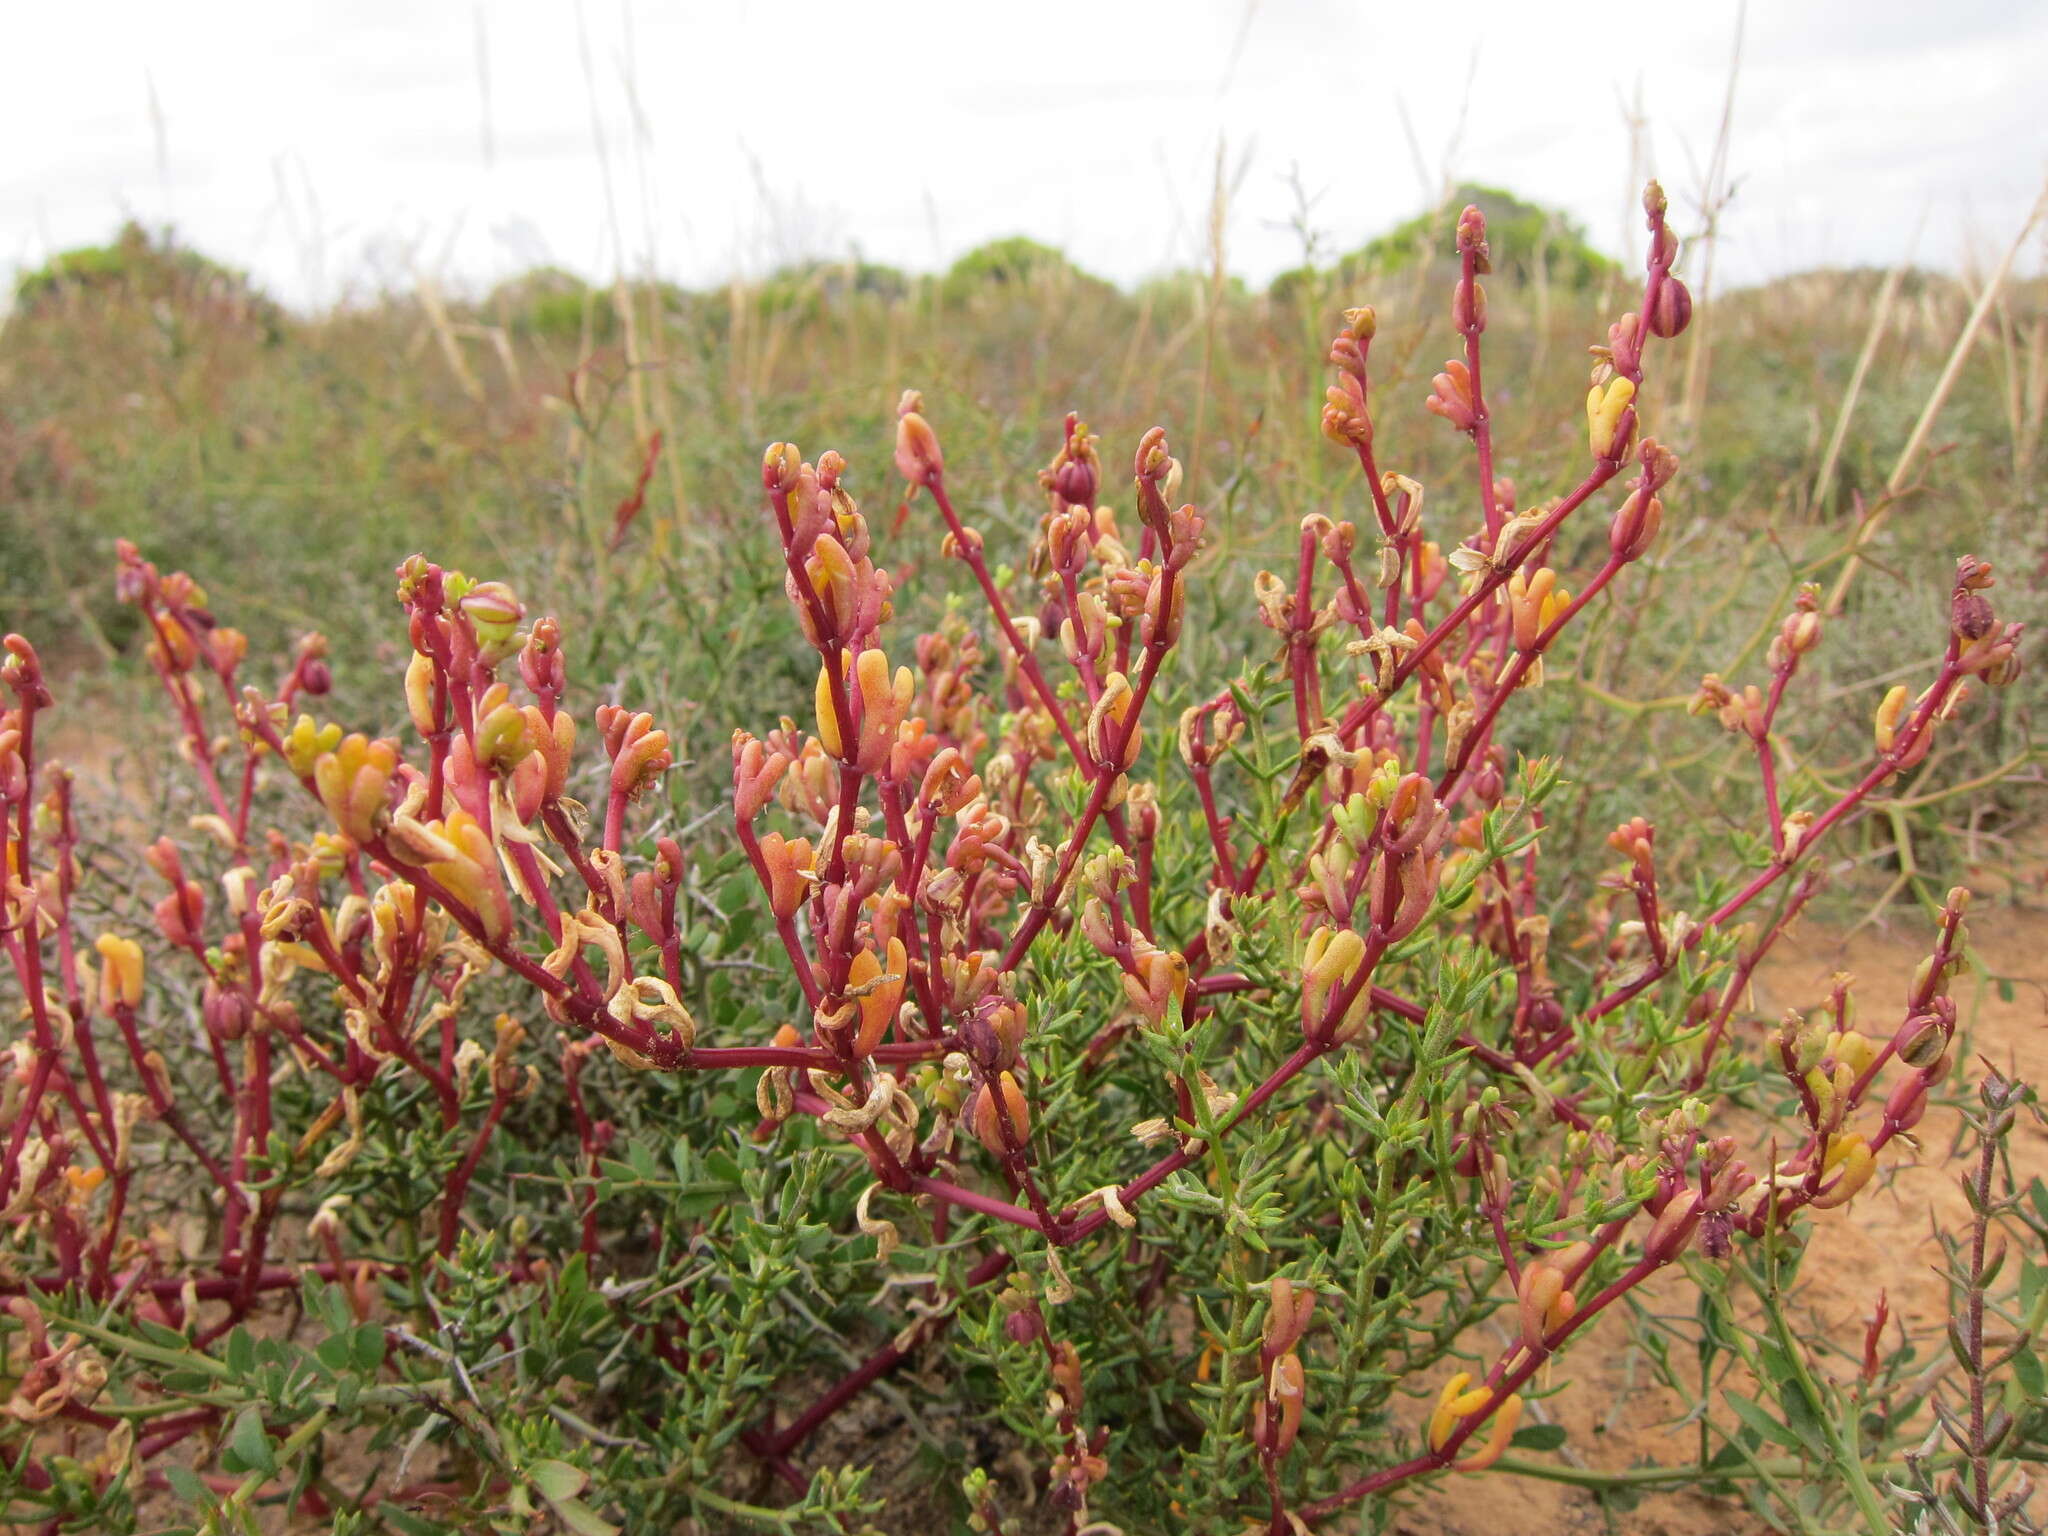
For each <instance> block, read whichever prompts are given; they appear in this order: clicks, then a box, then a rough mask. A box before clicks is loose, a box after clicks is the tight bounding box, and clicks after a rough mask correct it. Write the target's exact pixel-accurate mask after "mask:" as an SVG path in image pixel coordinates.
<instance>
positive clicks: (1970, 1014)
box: [1395, 902, 2048, 1536]
mask: <svg viewBox="0 0 2048 1536" xmlns="http://www.w3.org/2000/svg"><path fill="white" fill-rule="evenodd" d="M1969 928H1970V935H1971V940H1972V945H1973V948H1974V950H1975V952H1976V955H1977V957H1978V959H1979V962H1980V964H1981V966H1982V968H1983V970H1984V972H1986V973H1988V974H1987V975H1986V976H1985V977H1984V978H1982V979H1981V980H1980V979H1978V978H1975V977H1972V976H1970V975H1968V974H1966V975H1965V976H1963V977H1961V978H1959V979H1958V983H1957V986H1956V989H1955V991H1956V997H1957V1002H1958V1005H1959V1007H1960V1008H1961V1011H1962V1025H1961V1028H1962V1031H1963V1033H1962V1034H1961V1035H1959V1044H1962V1043H1964V1042H1966V1043H1967V1049H1968V1051H1969V1053H1970V1054H1969V1055H1968V1056H1966V1057H1965V1058H1964V1059H1965V1060H1966V1061H1968V1062H1969V1063H1970V1064H1971V1066H1972V1069H1973V1071H1974V1070H1975V1069H1976V1068H1977V1067H1978V1066H1980V1065H1982V1064H1984V1063H1988V1064H1990V1065H1991V1066H1993V1067H1996V1068H1997V1069H1998V1070H1999V1071H2001V1072H2005V1073H2008V1074H2011V1075H2016V1076H2018V1077H2021V1078H2024V1079H2025V1080H2027V1081H2029V1082H2032V1083H2037V1084H2043V1083H2048V909H2044V908H2042V907H2041V906H2039V905H2010V906H1993V905H1990V904H1988V903H1985V902H1979V903H1978V905H1977V906H1976V907H1975V908H1973V909H1972V912H1971V915H1970V920H1969ZM1927 932H1928V930H1927V928H1926V925H1925V924H1923V923H1921V922H1920V921H1919V920H1918V918H1917V916H1916V914H1915V913H1914V912H1913V911H1911V910H1909V909H1905V908H1900V909H1898V910H1897V911H1896V912H1895V914H1894V916H1893V918H1892V922H1891V926H1890V927H1888V928H1885V927H1878V926H1875V925H1873V926H1869V927H1865V928H1863V929H1862V930H1861V931H1859V932H1857V933H1855V934H1853V935H1850V936H1848V937H1846V938H1845V937H1844V936H1843V935H1842V934H1841V933H1840V932H1838V931H1830V930H1828V929H1826V928H1823V927H1820V926H1817V925H1807V926H1805V927H1803V928H1801V929H1800V930H1798V931H1796V932H1795V933H1793V934H1792V935H1791V936H1789V937H1788V938H1787V939H1786V940H1785V941H1784V942H1783V943H1782V944H1781V945H1780V947H1779V950H1778V952H1777V953H1776V954H1775V955H1773V957H1772V959H1771V962H1770V963H1769V964H1768V965H1767V966H1766V967H1765V968H1764V969H1763V971H1762V972H1761V973H1760V974H1759V976H1758V978H1757V986H1756V999H1755V1002H1756V1007H1755V1009H1754V1011H1753V1012H1752V1014H1751V1017H1752V1019H1756V1020H1764V1021H1773V1020H1776V1019H1777V1018H1779V1017H1781V1016H1782V1015H1783V1012H1784V1010H1785V1009H1787V1008H1808V1007H1811V1006H1813V1005H1815V1004H1817V1003H1818V1002H1819V1001H1820V1000H1821V999H1822V998H1824V997H1825V996H1826V994H1827V992H1828V989H1829V986H1830V983H1831V980H1832V978H1833V976H1834V975H1835V973H1836V972H1838V971H1842V972H1847V973H1848V974H1850V975H1851V976H1853V977H1854V978H1855V979H1856V996H1857V999H1858V1006H1859V1009H1860V1014H1859V1017H1861V1018H1862V1019H1864V1020H1866V1021H1868V1023H1869V1025H1870V1027H1871V1028H1873V1029H1875V1028H1877V1027H1879V1026H1880V1024H1882V1025H1883V1026H1884V1027H1889V1025H1890V1024H1891V1023H1893V1022H1896V1017H1897V1012H1898V1008H1899V1006H1900V1003H1901V1001H1902V1000H1903V998H1904V997H1905V995H1906V990H1907V986H1908V984H1909V982H1910V980H1911V978H1912V973H1913V968H1914V966H1915V965H1917V964H1918V963H1919V959H1920V956H1921V955H1922V954H1923V953H1924V952H1925V947H1926V939H1927ZM1998 980H2003V981H2004V982H2006V983H2007V984H2008V985H2009V987H2010V989H2011V991H2012V997H2011V999H2010V1000H2007V999H2006V998H2004V997H2003V996H2001V994H2000V990H1999V988H1998V986H1997V984H1996V983H1997V981H1998ZM1958 1128H1959V1114H1958V1112H1957V1111H1956V1110H1953V1109H1935V1110H1930V1111H1929V1113H1928V1116H1927V1119H1926V1120H1925V1121H1923V1122H1922V1125H1921V1152H1920V1155H1919V1157H1918V1158H1917V1159H1912V1160H1906V1159H1894V1160H1892V1161H1891V1163H1890V1164H1889V1171H1888V1173H1887V1176H1886V1178H1885V1181H1884V1183H1883V1186H1882V1187H1881V1188H1878V1189H1874V1190H1872V1191H1869V1192H1866V1193H1865V1194H1864V1195H1862V1196H1860V1197H1859V1198H1858V1199H1857V1200H1856V1201H1855V1203H1854V1204H1853V1205H1852V1206H1851V1207H1849V1208H1848V1209H1846V1210H1844V1211H1839V1212H1835V1213H1832V1214H1831V1215H1830V1214H1828V1213H1823V1214H1822V1215H1821V1216H1820V1217H1819V1218H1817V1222H1816V1226H1817V1231H1816V1238H1817V1240H1818V1241H1823V1242H1825V1244H1826V1248H1825V1251H1824V1252H1823V1253H1816V1254H1815V1255H1814V1261H1813V1262H1811V1263H1809V1265H1808V1266H1807V1267H1806V1269H1805V1273H1804V1278H1803V1282H1802V1284H1801V1287H1800V1289H1799V1291H1798V1293H1797V1296H1796V1301H1797V1304H1798V1305H1799V1306H1800V1307H1802V1308H1803V1309H1805V1311H1806V1313H1807V1314H1808V1316H1809V1317H1810V1318H1811V1320H1812V1326H1813V1327H1814V1328H1815V1330H1816V1331H1818V1330H1825V1331H1826V1332H1827V1334H1828V1335H1829V1336H1830V1337H1832V1338H1836V1339H1839V1340H1841V1341H1843V1342H1844V1343H1845V1344H1853V1343H1854V1342H1855V1341H1856V1340H1858V1339H1860V1338H1861V1335H1862V1331H1863V1328H1864V1325H1865V1323H1866V1321H1867V1320H1868V1318H1869V1316H1870V1313H1871V1309H1872V1307H1873V1306H1874V1304H1875V1303H1876V1300H1877V1298H1878V1296H1879V1295H1880V1294H1883V1295H1885V1296H1886V1297H1887V1298H1888V1300H1889V1303H1890V1307H1891V1313H1892V1316H1893V1318H1894V1319H1903V1320H1904V1322H1905V1323H1906V1325H1907V1327H1908V1328H1909V1329H1910V1330H1911V1331H1912V1332H1913V1333H1914V1334H1915V1335H1916V1337H1919V1338H1923V1339H1925V1340H1927V1341H1928V1344H1929V1346H1930V1347H1934V1348H1938V1347H1939V1340H1940V1337H1941V1332H1940V1330H1941V1327H1942V1322H1943V1318H1944V1316H1945V1311H1946V1296H1945V1291H1944V1288H1943V1285H1942V1282H1941V1278H1940V1276H1939V1274H1938V1272H1937V1271H1936V1268H1935V1266H1936V1264H1937V1263H1938V1261H1939V1259H1940V1248H1939V1246H1938V1245H1937V1243H1936V1241H1935V1239H1934V1236H1933V1233H1934V1229H1935V1227H1936V1226H1937V1225H1941V1226H1947V1227H1950V1228H1953V1227H1955V1226H1957V1225H1959V1224H1961V1223H1962V1222H1963V1221H1965V1220H1966V1219H1967V1216H1968V1207H1967V1205H1966V1203H1965V1202H1964V1199H1963V1195H1962V1192H1961V1190H1960V1188H1959V1187H1958V1185H1957V1183H1956V1179H1955V1175H1954V1171H1953V1168H1952V1167H1951V1165H1950V1164H1948V1163H1947V1161H1946V1154H1947V1152H1948V1149H1949V1147H1950V1146H1951V1145H1952V1143H1953V1141H1954V1139H1955V1136H1956V1133H1957V1130H1958ZM1765 1129H1766V1128H1765V1124H1764V1122H1763V1121H1762V1120H1761V1119H1760V1118H1756V1119H1750V1120H1749V1121H1748V1123H1747V1124H1741V1125H1733V1126H1731V1127H1730V1130H1731V1132H1733V1133H1734V1134H1736V1135H1738V1137H1740V1136H1742V1135H1743V1134H1744V1133H1745V1132H1747V1133H1749V1134H1750V1135H1752V1136H1760V1135H1762V1134H1763V1133H1764V1132H1765ZM2012 1152H2013V1158H2014V1162H2015V1165H2016V1167H2017V1168H2018V1169H2019V1170H2021V1172H2022V1175H2023V1176H2024V1174H2025V1173H2026V1172H2027V1171H2034V1172H2048V1133H2044V1132H2043V1131H2042V1130H2041V1128H2040V1127H2039V1126H2037V1125H2034V1124H2032V1123H2030V1122H2028V1123H2023V1125H2022V1127H2021V1129H2019V1130H2018V1131H2017V1132H2016V1133H2015V1139H2014V1142H2013V1146H2012ZM1670 1280H1671V1281H1674V1282H1676V1283H1675V1284H1673V1283H1667V1284H1666V1285H1665V1286H1664V1289H1665V1290H1666V1291H1667V1292H1669V1293H1670V1294H1671V1296H1672V1298H1673V1301H1674V1305H1683V1306H1685V1307H1687V1308H1688V1309H1689V1307H1690V1302H1689V1299H1688V1298H1686V1297H1685V1295H1684V1290H1685V1287H1684V1283H1683V1280H1682V1278H1680V1277H1677V1276H1672V1277H1670ZM1894 1327H1896V1323H1895V1324H1894ZM1923 1358H1924V1355H1923ZM1569 1364H1570V1365H1571V1366H1573V1367H1574V1368H1575V1369H1574V1371H1573V1375H1574V1376H1575V1378H1576V1387H1575V1389H1574V1390H1572V1391H1570V1392H1567V1393H1564V1394H1561V1395H1560V1396H1559V1397H1558V1398H1557V1399H1555V1400H1554V1406H1555V1408H1556V1410H1557V1413H1556V1417H1557V1419H1558V1422H1560V1423H1562V1424H1564V1425H1565V1426H1566V1428H1567V1429H1568V1430H1569V1432H1570V1437H1569V1440H1568V1442H1567V1443H1568V1445H1569V1447H1570V1448H1571V1451H1572V1453H1573V1454H1574V1455H1575V1456H1577V1457H1579V1458H1582V1462H1581V1464H1582V1465H1585V1466H1588V1467H1594V1468H1599V1469H1602V1470H1615V1469H1620V1468H1625V1467H1628V1466H1630V1465H1631V1464H1634V1463H1637V1462H1645V1461H1663V1462H1667V1463H1668V1462H1671V1461H1674V1460H1682V1459H1684V1458H1685V1457H1686V1456H1687V1455H1688V1454H1690V1453H1691V1452H1692V1450H1693V1447H1694V1446H1695V1445H1696V1444H1697V1442H1696V1440H1694V1439H1693V1438H1692V1432H1691V1430H1690V1428H1689V1427H1688V1428H1685V1429H1676V1428H1674V1427H1673V1425H1672V1422H1671V1421H1672V1419H1673V1418H1674V1416H1675V1415H1677V1414H1678V1413H1679V1412H1681V1411H1682V1410H1681V1408H1680V1405H1679V1403H1678V1401H1677V1399H1676V1398H1675V1397H1674V1396H1673V1395H1672V1394H1670V1393H1668V1392H1666V1391H1664V1390H1662V1389H1661V1388H1659V1387H1657V1386H1655V1385H1654V1384H1651V1385H1645V1383H1646V1382H1648V1380H1649V1377H1650V1371H1649V1366H1648V1362H1647V1361H1646V1360H1644V1359H1643V1358H1642V1357H1641V1355H1640V1352H1639V1351H1636V1350H1635V1349H1633V1348H1632V1346H1631V1345H1630V1343H1629V1340H1628V1335H1627V1330H1626V1328H1625V1327H1623V1326H1621V1325H1620V1324H1619V1323H1618V1322H1617V1323H1616V1324H1614V1325H1611V1326H1607V1327H1605V1328H1603V1329H1601V1330H1596V1331H1595V1333H1594V1335H1593V1336H1592V1337H1591V1338H1589V1339H1587V1340H1586V1341H1585V1342H1584V1343H1583V1344H1581V1345H1580V1347H1579V1348H1578V1349H1577V1350H1576V1351H1575V1352H1574V1353H1573V1354H1572V1355H1571V1356H1570V1358H1569ZM1561 1368H1562V1367H1561ZM2044 1505H2048V1500H2044V1499H2043V1497H2042V1495H2041V1494H2040V1493H2038V1492H2037V1494H2036V1498H2035V1506H2036V1507H2037V1508H2040V1507H2043V1506H2044ZM1395 1529H1397V1530H1398V1531H1401V1532H1403V1533H1409V1536H1492V1533H1495V1532H1499V1531H1503V1530H1513V1531H1514V1532H1516V1533H1517V1536H1539V1533H1549V1532H1559V1533H1570V1532H1581V1531H1585V1532H1595V1531H1598V1532H1608V1531H1612V1532H1617V1533H1619V1532H1626V1533H1628V1536H1719V1533H1722V1532H1731V1533H1734V1532H1741V1533H1747V1532H1762V1531H1768V1530H1770V1529H1771V1527H1770V1526H1769V1525H1767V1524H1765V1523H1764V1522H1762V1521H1760V1520H1757V1519H1756V1518H1754V1517H1753V1516H1750V1515H1748V1514H1746V1513H1745V1512H1744V1511H1742V1510H1740V1509H1737V1508H1731V1507H1730V1506H1729V1505H1727V1504H1726V1503H1722V1502H1717V1501H1714V1500H1709V1499H1705V1498H1702V1497H1700V1496H1698V1495H1696V1494H1692V1493H1657V1494H1652V1495H1649V1496H1646V1497H1645V1498H1644V1499H1643V1500H1642V1502H1641V1503H1640V1504H1639V1505H1638V1506H1637V1507H1636V1508H1635V1509H1634V1510H1633V1511H1632V1512H1630V1513H1629V1514H1627V1515H1622V1516H1617V1517H1616V1518H1615V1519H1614V1520H1613V1522H1612V1523H1610V1522H1609V1520H1608V1518H1607V1516H1606V1515H1605V1514H1604V1513H1603V1512H1602V1510H1601V1509H1600V1507H1599V1505H1598V1503H1597V1502H1596V1501H1595V1499H1594V1498H1593V1496H1592V1495H1590V1494H1588V1493H1585V1492H1582V1491H1579V1490H1576V1489H1571V1488H1565V1487H1561V1486H1558V1485H1556V1484H1550V1483H1543V1482H1537V1481H1535V1480H1532V1479H1529V1478H1505V1477H1491V1476H1490V1477H1485V1478H1478V1477H1471V1478H1463V1479H1460V1478H1447V1479H1444V1480H1442V1481H1441V1482H1439V1483H1438V1484H1437V1485H1436V1486H1435V1487H1434V1488H1432V1489H1431V1491H1430V1494H1429V1496H1428V1499H1427V1503H1426V1505H1423V1506H1419V1507H1418V1509H1417V1510H1416V1511H1415V1512H1414V1513H1412V1514H1410V1515H1408V1516H1405V1517H1404V1518H1403V1519H1402V1520H1401V1521H1400V1522H1399V1523H1398V1524H1397V1525H1396V1527H1395Z"/></svg>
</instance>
